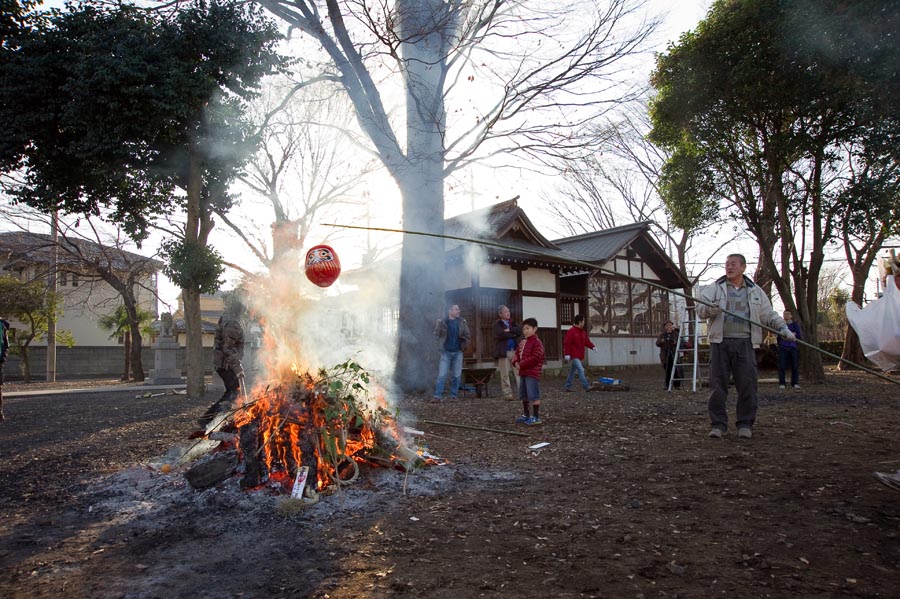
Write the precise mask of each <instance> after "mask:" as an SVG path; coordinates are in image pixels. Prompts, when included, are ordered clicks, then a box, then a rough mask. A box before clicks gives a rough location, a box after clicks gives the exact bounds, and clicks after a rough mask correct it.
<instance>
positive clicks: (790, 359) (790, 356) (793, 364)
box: [778, 346, 800, 387]
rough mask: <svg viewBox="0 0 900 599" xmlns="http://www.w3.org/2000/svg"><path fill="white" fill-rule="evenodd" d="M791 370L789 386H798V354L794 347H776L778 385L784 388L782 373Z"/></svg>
mask: <svg viewBox="0 0 900 599" xmlns="http://www.w3.org/2000/svg"><path fill="white" fill-rule="evenodd" d="M788 367H790V369H791V386H792V387H793V386H794V385H799V384H800V352H799V351H798V350H797V348H796V347H781V346H778V384H779V385H782V386H784V371H785V370H786V369H787V368H788Z"/></svg>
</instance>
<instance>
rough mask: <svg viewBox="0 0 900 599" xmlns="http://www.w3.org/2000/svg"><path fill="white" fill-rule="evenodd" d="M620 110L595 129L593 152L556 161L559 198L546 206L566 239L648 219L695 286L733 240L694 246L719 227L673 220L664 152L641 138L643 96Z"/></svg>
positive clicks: (646, 124)
mask: <svg viewBox="0 0 900 599" xmlns="http://www.w3.org/2000/svg"><path fill="white" fill-rule="evenodd" d="M621 108H622V109H621V111H620V112H618V113H617V114H616V116H615V120H610V121H608V122H607V123H606V125H605V126H603V127H598V128H596V129H595V135H596V138H597V141H596V143H595V145H596V147H597V149H598V151H597V152H596V153H594V154H592V155H589V156H583V157H578V158H575V159H563V160H561V161H558V162H557V169H558V170H559V172H560V174H561V175H562V177H563V181H564V185H563V186H561V187H560V189H559V190H558V195H553V196H548V197H546V200H547V204H548V206H549V207H550V211H551V213H552V214H553V215H554V217H555V219H556V221H557V223H558V224H559V226H560V227H562V228H563V229H564V230H565V231H566V232H567V233H568V234H569V235H578V234H580V233H588V232H591V231H597V230H602V229H608V228H612V227H615V226H618V225H620V224H625V222H626V221H627V222H638V221H650V222H651V223H653V225H652V229H653V231H654V232H655V234H656V235H658V236H659V238H661V239H662V240H663V241H664V243H663V244H662V245H663V247H667V248H668V249H669V251H670V252H672V253H673V254H674V256H673V257H674V259H675V262H676V263H677V264H678V266H679V267H680V268H681V270H682V271H683V272H684V273H685V274H687V275H688V277H690V278H691V280H692V281H693V282H694V283H696V282H697V281H699V280H700V279H701V278H702V277H703V276H704V274H705V273H706V271H707V270H709V268H710V263H711V260H712V259H713V258H714V257H715V256H716V255H717V254H718V253H719V251H720V250H721V249H722V247H724V246H725V245H726V244H728V243H730V242H731V241H733V240H734V237H729V238H728V239H726V240H724V241H720V242H718V243H715V244H709V243H704V244H699V243H698V241H699V240H701V239H704V240H708V239H709V238H710V237H715V236H713V235H710V231H711V230H712V229H714V228H715V227H716V226H718V224H720V223H717V222H715V221H707V222H704V223H703V224H702V225H699V226H697V227H695V228H687V229H682V228H679V227H678V226H676V225H675V224H674V223H673V222H672V219H671V217H670V214H669V212H668V210H667V209H666V206H665V203H664V202H663V199H662V197H661V196H660V192H659V184H660V176H661V169H662V167H663V165H664V164H665V162H666V160H667V159H668V153H667V152H666V151H665V150H664V149H662V148H660V147H659V146H656V145H654V144H653V143H651V142H650V141H649V140H648V139H647V137H646V135H647V133H648V132H649V131H650V128H651V125H650V118H649V116H648V111H647V101H646V97H642V98H641V99H640V100H638V101H635V102H631V103H629V104H627V105H623V106H622V107H621ZM694 266H698V268H694Z"/></svg>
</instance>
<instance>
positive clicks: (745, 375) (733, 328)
mask: <svg viewBox="0 0 900 599" xmlns="http://www.w3.org/2000/svg"><path fill="white" fill-rule="evenodd" d="M745 270H747V260H746V259H745V258H744V256H742V255H741V254H730V255H729V256H728V257H727V258H726V259H725V276H723V277H721V278H720V279H718V280H717V281H716V282H715V283H713V284H711V285H708V286H706V287H704V288H702V289H701V290H700V299H701V300H703V301H704V302H706V303H700V304H699V305H698V306H697V314H698V316H700V318H706V319H708V320H707V334H708V336H709V348H710V360H709V385H710V387H711V388H712V392H711V393H710V395H709V402H708V406H707V407H708V410H709V418H710V421H711V423H712V429H711V430H710V431H709V436H710V437H712V438H715V439H719V438H721V437H722V435H724V434H725V432H726V431H727V430H728V412H727V409H726V400H727V399H728V380H729V377H734V386H735V388H736V389H737V395H738V398H737V406H736V415H737V418H736V424H737V428H738V437H739V438H741V439H749V438H750V437H752V436H753V425H754V423H755V422H756V409H757V403H758V399H757V395H756V354H755V352H754V350H753V348H754V346H758V345H759V344H760V343H762V328H761V327H760V326H759V325H757V324H751V322H752V323H760V324H762V325H763V326H766V327H769V328H772V329H775V330H777V331H779V334H780V335H781V336H782V337H783V338H785V339H789V340H792V341H793V340H795V339H796V337H795V336H794V334H793V333H792V332H791V331H790V329H788V327H787V324H786V323H785V322H784V320H783V319H782V318H781V316H779V315H778V313H777V312H775V310H773V309H772V304H771V302H770V301H769V298H768V297H766V294H765V293H764V292H763V290H762V289H760V287H759V286H758V285H756V284H755V283H754V282H753V281H751V280H750V279H749V278H748V277H745V276H744V271H745ZM707 304H709V305H707ZM726 312H727V313H726Z"/></svg>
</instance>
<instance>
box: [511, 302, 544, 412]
mask: <svg viewBox="0 0 900 599" xmlns="http://www.w3.org/2000/svg"><path fill="white" fill-rule="evenodd" d="M537 326H538V323H537V320H535V319H534V318H526V319H525V320H523V321H522V334H523V335H525V339H523V340H522V341H521V342H520V343H519V347H518V349H516V355H515V357H514V358H513V364H514V365H516V366H518V368H519V379H520V380H519V399H521V400H522V410H523V412H524V413H523V415H522V416H519V417H518V418H516V422H521V423H523V424H527V425H529V426H534V425H536V424H541V415H540V410H541V390H540V387H539V386H538V381H540V380H541V368H542V367H543V366H544V344H543V343H541V340H540V339H538V336H537Z"/></svg>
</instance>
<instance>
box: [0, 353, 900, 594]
mask: <svg viewBox="0 0 900 599" xmlns="http://www.w3.org/2000/svg"><path fill="white" fill-rule="evenodd" d="M771 374H772V373H762V375H761V376H763V377H766V376H771ZM619 376H620V377H621V378H623V379H624V382H627V383H628V384H629V385H630V386H631V390H629V391H627V392H617V393H590V394H586V393H581V392H578V393H571V394H564V393H562V392H561V391H560V387H561V381H560V380H559V379H544V380H543V381H542V393H543V395H544V406H543V408H542V416H543V418H544V424H543V426H540V427H530V428H522V427H521V426H520V425H515V424H513V423H512V421H513V420H514V418H515V416H516V415H517V414H518V413H519V409H520V408H519V405H518V404H517V403H514V402H507V401H503V400H501V399H498V398H488V399H475V398H468V399H460V400H458V401H456V402H451V403H446V404H431V403H428V402H427V401H425V399H426V398H424V397H408V398H405V399H404V400H402V402H401V404H402V405H401V408H402V409H403V411H404V413H405V414H407V415H408V417H409V422H408V423H407V424H408V425H410V426H414V427H415V428H418V429H421V430H424V431H425V432H426V437H425V440H426V442H427V446H428V449H429V451H430V452H431V453H433V454H437V455H440V456H442V457H443V458H446V459H447V460H448V461H449V463H448V464H447V465H444V466H433V467H430V468H427V469H423V470H417V471H414V472H413V473H411V474H410V475H409V476H408V478H407V477H405V476H404V474H403V473H401V472H399V471H394V470H386V469H381V470H365V471H364V472H363V474H362V477H361V480H360V482H358V484H356V485H355V486H353V487H351V488H349V489H347V490H345V491H344V492H342V493H341V495H340V496H338V495H333V496H330V497H326V498H324V499H322V501H320V502H319V503H318V504H316V505H314V506H311V507H309V508H307V509H305V510H303V511H301V512H300V513H299V514H297V515H295V516H290V517H287V516H283V515H280V512H279V509H278V498H276V497H274V496H272V495H269V494H267V493H265V492H254V493H243V492H241V491H240V490H239V489H238V485H237V482H236V479H230V480H228V481H226V482H225V483H222V484H220V485H219V486H217V487H214V488H212V489H208V490H206V491H202V492H200V491H195V490H193V489H191V488H190V487H189V486H188V485H187V484H186V482H185V479H184V477H183V469H176V470H175V471H173V472H171V473H169V474H163V473H161V472H159V471H157V470H155V469H154V468H153V467H152V465H154V464H158V461H157V457H158V456H160V455H162V454H165V453H166V452H167V451H168V450H169V449H170V448H171V447H174V446H177V445H180V444H184V443H185V437H186V436H187V434H188V433H190V432H191V431H192V430H193V429H194V421H195V419H196V418H197V416H199V415H200V414H201V413H202V412H203V410H204V409H205V407H206V405H207V404H206V402H203V403H199V402H196V401H192V400H189V399H187V398H186V397H185V396H182V395H164V396H159V397H153V398H143V397H141V398H139V397H136V393H135V392H134V391H129V392H117V393H109V392H97V393H87V394H67V395H63V394H57V395H50V396H35V397H22V398H15V399H8V400H7V402H6V404H7V405H6V412H7V416H8V420H7V421H6V422H4V423H2V424H0V597H9V598H25V597H78V598H81V597H85V598H94V597H97V598H104V599H105V598H117V597H122V598H134V599H137V598H142V599H143V598H156V597H159V598H172V597H179V598H180V597H190V598H195V597H216V598H226V597H228V598H230V597H235V598H237V597H241V598H247V597H315V598H321V599H324V598H326V597H329V598H334V599H338V598H346V599H350V598H354V599H356V598H370V597H371V598H380V597H410V598H412V597H437V598H444V597H446V598H453V599H460V598H467V597H506V596H510V597H514V596H518V597H609V598H617V597H636V598H644V597H646V598H649V597H699V596H728V597H731V598H733V597H747V598H750V597H753V598H756V597H810V598H811V597H817V598H818V597H843V596H850V597H898V596H900V591H898V589H900V493H897V492H896V491H892V490H890V489H888V488H886V487H883V486H881V485H879V484H878V483H877V482H876V481H875V480H874V479H873V477H872V471H873V470H882V471H893V470H896V469H898V468H900V434H898V432H900V428H898V424H900V418H898V415H900V393H898V387H897V386H896V385H892V384H890V383H888V382H885V381H882V380H880V379H877V378H875V377H872V376H871V375H866V374H862V373H855V374H847V373H837V372H829V374H828V379H827V382H826V383H825V384H821V385H804V388H803V390H802V392H800V393H794V392H784V391H779V390H778V389H777V385H773V384H761V385H760V411H759V420H758V423H757V426H756V428H755V430H754V436H753V438H752V439H751V440H739V439H738V438H737V436H736V435H735V434H734V430H731V431H729V434H728V435H726V436H725V438H724V439H721V440H715V439H709V438H707V436H706V433H707V432H708V430H709V427H708V423H707V416H706V409H705V393H698V394H693V393H690V392H676V393H671V394H666V393H664V392H662V391H660V387H661V386H662V384H661V381H660V379H661V378H662V377H661V372H660V371H657V370H655V369H654V370H648V371H646V372H634V371H631V372H622V373H619ZM7 390H10V389H9V387H8V388H7ZM732 394H733V391H732ZM730 409H731V411H732V413H733V397H732V403H731V404H730ZM422 419H428V420H434V421H441V422H450V423H460V424H469V425H475V426H483V427H490V428H497V429H503V430H508V431H515V432H522V433H525V435H527V436H524V437H520V436H513V435H503V434H496V433H488V432H480V431H474V430H466V429H460V428H450V427H445V426H439V425H432V424H426V423H423V422H422V421H421V420H422ZM542 441H543V442H548V443H550V445H548V446H546V447H545V448H543V449H540V450H529V449H528V447H529V446H530V445H533V444H535V443H538V442H542ZM404 490H405V492H404Z"/></svg>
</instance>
